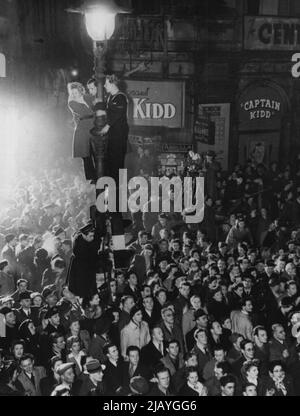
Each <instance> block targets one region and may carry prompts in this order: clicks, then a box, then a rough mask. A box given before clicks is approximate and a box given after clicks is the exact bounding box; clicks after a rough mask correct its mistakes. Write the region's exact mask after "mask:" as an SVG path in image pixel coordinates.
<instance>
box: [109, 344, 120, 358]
mask: <svg viewBox="0 0 300 416" xmlns="http://www.w3.org/2000/svg"><path fill="white" fill-rule="evenodd" d="M108 358H110V359H111V360H113V361H117V360H118V358H119V351H118V348H117V347H116V346H115V345H114V346H112V347H110V348H109V350H108Z"/></svg>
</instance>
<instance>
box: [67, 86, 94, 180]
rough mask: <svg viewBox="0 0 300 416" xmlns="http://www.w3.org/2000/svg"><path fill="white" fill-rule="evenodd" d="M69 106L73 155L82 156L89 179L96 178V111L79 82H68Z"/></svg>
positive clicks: (86, 175)
mask: <svg viewBox="0 0 300 416" xmlns="http://www.w3.org/2000/svg"><path fill="white" fill-rule="evenodd" d="M68 93H69V98H68V106H69V109H70V111H71V113H72V115H73V119H74V123H75V129H74V135H73V157H74V158H77V157H81V158H82V160H83V166H84V173H85V177H86V179H87V180H91V181H94V180H96V173H95V167H94V164H93V160H92V158H91V152H90V130H91V128H92V127H93V121H94V112H93V110H92V108H91V107H90V106H89V105H88V103H87V101H86V100H85V88H84V86H83V85H82V84H80V83H79V82H71V83H69V84H68Z"/></svg>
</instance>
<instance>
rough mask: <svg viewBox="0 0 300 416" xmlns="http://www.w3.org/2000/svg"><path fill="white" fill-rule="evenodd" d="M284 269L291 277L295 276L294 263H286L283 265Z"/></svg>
mask: <svg viewBox="0 0 300 416" xmlns="http://www.w3.org/2000/svg"><path fill="white" fill-rule="evenodd" d="M285 271H286V272H287V274H288V275H289V276H291V277H295V276H296V267H295V266H294V264H292V263H288V264H287V265H286V266H285Z"/></svg>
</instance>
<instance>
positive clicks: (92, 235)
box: [83, 231, 95, 243]
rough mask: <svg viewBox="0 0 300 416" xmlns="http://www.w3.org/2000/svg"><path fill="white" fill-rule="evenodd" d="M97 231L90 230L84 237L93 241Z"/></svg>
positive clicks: (88, 240) (89, 241)
mask: <svg viewBox="0 0 300 416" xmlns="http://www.w3.org/2000/svg"><path fill="white" fill-rule="evenodd" d="M94 237H95V233H94V232H93V231H91V232H89V233H88V234H87V235H83V238H84V239H85V240H86V241H87V242H88V243H91V242H92V241H94Z"/></svg>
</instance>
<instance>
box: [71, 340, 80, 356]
mask: <svg viewBox="0 0 300 416" xmlns="http://www.w3.org/2000/svg"><path fill="white" fill-rule="evenodd" d="M79 351H80V342H73V344H72V352H73V353H75V354H78V353H79Z"/></svg>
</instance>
